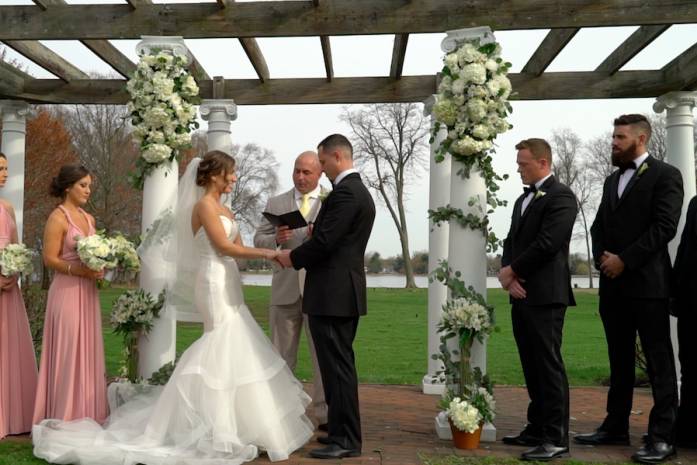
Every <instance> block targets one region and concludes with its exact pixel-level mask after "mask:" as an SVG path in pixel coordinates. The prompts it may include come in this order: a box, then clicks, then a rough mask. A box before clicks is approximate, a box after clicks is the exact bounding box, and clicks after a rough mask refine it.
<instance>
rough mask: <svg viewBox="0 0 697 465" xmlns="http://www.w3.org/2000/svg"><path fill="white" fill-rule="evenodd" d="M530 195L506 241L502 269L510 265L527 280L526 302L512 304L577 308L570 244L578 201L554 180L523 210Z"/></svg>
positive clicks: (518, 204)
mask: <svg viewBox="0 0 697 465" xmlns="http://www.w3.org/2000/svg"><path fill="white" fill-rule="evenodd" d="M525 196H526V194H523V195H521V196H520V197H518V199H517V200H516V202H515V205H514V207H513V217H512V219H511V229H510V231H509V233H508V237H506V239H505V240H504V244H503V256H502V258H501V265H502V266H508V265H510V266H511V268H512V269H513V271H514V272H515V273H516V275H518V277H519V278H521V279H524V280H525V282H524V283H523V287H524V288H525V291H526V294H527V296H526V298H525V299H522V300H516V299H513V298H512V297H511V302H521V303H524V304H527V305H532V306H534V305H550V304H555V305H564V306H569V305H576V301H575V300H574V295H573V292H572V291H571V274H570V272H569V241H570V240H571V231H572V229H573V225H574V222H575V221H576V213H577V210H578V208H577V204H576V197H575V196H574V194H573V192H571V189H569V188H568V187H567V186H565V185H564V184H562V183H560V182H558V181H557V180H556V179H555V178H554V176H550V177H549V178H547V180H546V181H545V182H544V183H543V184H542V186H541V187H540V189H539V191H538V193H537V194H536V195H535V197H534V198H533V199H532V200H531V201H530V203H529V204H528V206H527V208H526V209H525V213H524V214H523V215H522V216H521V214H520V212H521V208H522V205H523V200H524V199H525Z"/></svg>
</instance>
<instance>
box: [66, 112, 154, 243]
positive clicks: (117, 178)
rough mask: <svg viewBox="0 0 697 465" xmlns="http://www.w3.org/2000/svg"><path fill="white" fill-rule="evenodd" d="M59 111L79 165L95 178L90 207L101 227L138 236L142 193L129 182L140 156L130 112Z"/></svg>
mask: <svg viewBox="0 0 697 465" xmlns="http://www.w3.org/2000/svg"><path fill="white" fill-rule="evenodd" d="M60 111H61V113H62V115H63V119H64V121H65V122H66V126H67V128H68V131H69V132H70V134H71V136H72V140H73V146H74V147H75V151H76V152H77V154H78V157H79V159H80V162H81V163H82V164H83V165H85V167H87V169H89V170H90V172H92V174H93V176H94V183H93V191H92V196H91V197H90V203H89V207H90V208H91V210H92V211H93V212H94V214H95V217H96V219H97V225H98V227H99V228H104V229H106V230H107V231H113V230H118V231H122V232H124V233H126V234H130V235H137V234H139V233H140V219H141V206H142V193H141V192H140V191H137V190H135V189H133V188H132V187H131V186H130V185H129V183H128V173H129V172H130V171H131V169H132V167H133V165H134V163H135V160H136V158H137V157H138V149H137V147H136V145H135V144H134V143H133V141H132V138H131V128H130V125H129V121H128V110H127V109H126V107H124V106H118V105H75V106H72V107H68V108H64V109H62V110H60Z"/></svg>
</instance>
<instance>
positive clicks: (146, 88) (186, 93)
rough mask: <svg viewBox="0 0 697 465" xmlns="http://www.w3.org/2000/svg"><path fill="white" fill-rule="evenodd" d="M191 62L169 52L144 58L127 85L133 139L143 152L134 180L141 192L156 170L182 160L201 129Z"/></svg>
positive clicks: (137, 163)
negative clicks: (192, 137) (197, 130)
mask: <svg viewBox="0 0 697 465" xmlns="http://www.w3.org/2000/svg"><path fill="white" fill-rule="evenodd" d="M188 62H189V60H188V58H187V57H186V56H185V55H181V54H176V53H172V52H171V51H169V50H156V51H153V53H151V54H141V56H140V62H139V63H138V66H137V68H136V70H135V72H134V73H133V77H132V78H131V79H130V80H129V81H128V84H127V85H126V87H127V89H128V92H129V94H130V96H131V100H130V101H129V102H128V110H129V112H130V115H131V122H132V123H133V127H134V129H133V137H134V139H135V140H136V142H138V144H139V145H140V151H141V155H140V157H138V159H137V160H136V167H135V172H134V173H132V174H131V176H130V180H131V183H132V184H133V186H134V187H136V188H138V189H142V188H143V184H144V182H145V178H146V176H147V175H148V174H149V173H150V172H152V170H154V169H155V168H157V167H158V166H160V165H161V164H163V163H169V162H171V161H172V160H175V159H178V156H179V153H180V151H181V150H182V149H185V148H188V147H190V146H191V132H192V131H193V130H195V129H197V128H198V127H199V124H198V122H197V121H196V107H195V104H196V103H198V101H199V99H198V93H199V88H198V85H197V84H196V81H195V80H194V78H193V76H192V75H191V73H190V72H189V71H188V69H187V65H188Z"/></svg>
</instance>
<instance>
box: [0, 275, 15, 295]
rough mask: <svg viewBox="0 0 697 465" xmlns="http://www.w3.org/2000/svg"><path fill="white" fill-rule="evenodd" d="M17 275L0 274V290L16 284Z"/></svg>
mask: <svg viewBox="0 0 697 465" xmlns="http://www.w3.org/2000/svg"><path fill="white" fill-rule="evenodd" d="M17 280H18V276H17V275H14V276H10V277H9V278H8V277H7V276H3V275H0V292H2V291H6V290H8V289H10V288H11V287H12V286H14V285H15V284H17Z"/></svg>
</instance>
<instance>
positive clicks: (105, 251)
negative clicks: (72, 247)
mask: <svg viewBox="0 0 697 465" xmlns="http://www.w3.org/2000/svg"><path fill="white" fill-rule="evenodd" d="M76 241H77V254H78V256H79V257H80V260H81V261H82V263H84V264H85V265H86V266H87V268H89V269H90V270H94V271H102V270H104V269H112V268H116V266H117V265H118V260H117V258H116V256H115V254H114V249H113V247H112V241H111V239H109V238H108V237H106V236H104V235H103V234H93V235H91V236H87V237H78V238H76Z"/></svg>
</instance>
